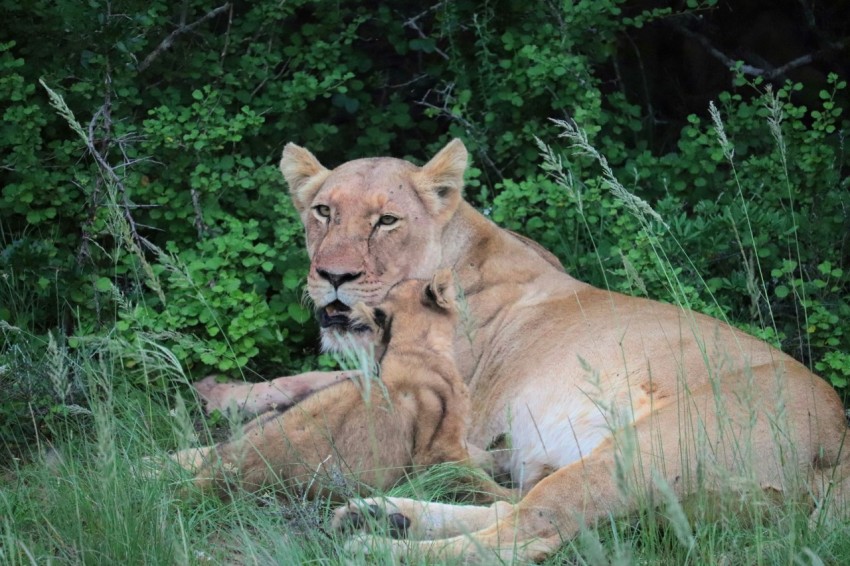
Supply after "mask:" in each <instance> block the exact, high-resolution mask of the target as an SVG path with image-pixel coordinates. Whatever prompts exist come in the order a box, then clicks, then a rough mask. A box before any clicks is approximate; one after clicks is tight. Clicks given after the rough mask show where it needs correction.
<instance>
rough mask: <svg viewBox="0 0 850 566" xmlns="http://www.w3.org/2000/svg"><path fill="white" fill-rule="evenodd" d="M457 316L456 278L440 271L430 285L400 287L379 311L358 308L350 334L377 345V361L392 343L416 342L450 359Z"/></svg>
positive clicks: (418, 283) (413, 283)
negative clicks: (444, 354)
mask: <svg viewBox="0 0 850 566" xmlns="http://www.w3.org/2000/svg"><path fill="white" fill-rule="evenodd" d="M457 316H458V306H457V295H456V288H455V282H454V277H453V276H452V272H451V270H449V269H440V270H438V271H437V272H436V273H435V274H434V277H432V278H431V280H430V281H420V280H410V281H403V282H402V283H399V284H398V285H396V286H395V287H393V289H392V290H391V291H390V292H389V294H388V295H387V298H386V299H385V300H384V301H383V302H382V303H381V304H380V305H378V306H376V307H370V306H368V305H366V304H365V303H357V304H355V305H354V307H353V308H352V310H351V312H350V313H349V317H348V318H349V321H348V330H349V332H350V333H352V334H360V335H362V336H363V337H364V339H365V340H368V341H369V342H371V343H373V344H375V346H376V356H378V357H380V356H383V354H384V353H385V351H386V349H387V347H388V346H389V345H390V343H391V342H395V343H399V342H408V343H410V342H414V343H415V344H417V345H422V346H428V347H429V348H431V349H432V350H434V351H435V352H444V353H446V354H447V355H449V356H451V355H452V351H453V341H454V335H455V326H456V322H457Z"/></svg>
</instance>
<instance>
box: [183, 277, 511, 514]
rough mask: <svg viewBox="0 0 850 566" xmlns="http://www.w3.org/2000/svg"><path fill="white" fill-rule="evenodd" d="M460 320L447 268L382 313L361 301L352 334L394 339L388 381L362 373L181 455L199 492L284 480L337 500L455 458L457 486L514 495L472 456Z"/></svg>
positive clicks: (399, 291) (397, 296)
mask: <svg viewBox="0 0 850 566" xmlns="http://www.w3.org/2000/svg"><path fill="white" fill-rule="evenodd" d="M426 287H427V288H428V289H429V291H428V294H427V295H426V294H425V289H426ZM377 312H380V315H381V317H386V326H381V323H380V322H379V321H378V317H377V315H376V313H377ZM456 321H457V305H456V303H455V288H454V282H453V279H452V275H451V272H450V271H449V270H441V271H438V272H437V273H436V274H435V275H434V278H433V279H432V281H431V282H430V283H428V284H427V285H426V282H423V281H407V282H404V283H401V284H399V285H397V286H396V287H395V288H394V289H393V290H392V292H390V294H389V296H388V297H387V299H386V301H384V302H383V303H382V304H381V305H380V306H379V307H377V308H374V307H368V306H366V305H364V304H363V303H358V304H356V305H355V306H354V309H353V310H352V313H351V316H350V324H351V326H352V328H355V327H356V328H357V329H358V330H357V332H358V333H362V334H369V335H371V338H370V339H371V340H373V341H375V342H376V343H378V344H380V343H387V346H386V350H385V351H383V352H381V353H382V354H383V355H382V358H381V370H380V373H381V375H380V378H379V377H377V376H371V377H367V378H363V377H362V376H360V377H359V378H358V379H352V380H348V381H345V382H342V383H339V384H337V385H335V386H334V387H329V388H326V389H324V390H322V391H320V392H318V393H316V394H315V395H313V396H312V397H310V398H308V399H307V400H305V401H303V402H302V403H300V404H298V405H297V406H296V407H294V408H292V409H291V410H289V411H288V412H285V413H280V412H279V411H276V410H272V411H269V412H268V413H265V414H263V415H260V416H259V417H257V418H256V419H255V420H254V421H252V422H251V423H249V424H248V425H247V426H246V429H245V431H244V435H243V436H242V437H240V438H236V439H234V440H231V441H229V442H225V443H222V444H219V445H218V446H215V447H208V448H200V449H193V450H187V451H182V452H179V453H178V454H176V455H175V456H174V459H175V461H177V462H178V463H179V464H181V465H182V466H184V467H186V468H187V469H191V470H193V471H194V472H195V473H196V477H195V484H196V485H197V486H198V487H200V488H202V489H203V488H210V487H217V488H218V489H219V491H220V492H221V493H222V494H223V495H226V490H227V489H228V488H229V487H231V486H236V485H239V486H240V487H242V488H245V489H249V490H254V489H258V488H261V487H267V486H271V485H275V484H277V485H278V486H284V487H285V488H286V490H287V491H289V492H290V493H293V492H294V493H297V494H303V493H306V494H308V495H311V496H313V495H317V494H320V493H321V494H329V495H331V496H336V497H337V498H339V497H341V496H344V495H346V493H350V492H351V491H360V489H361V488H363V487H369V488H378V489H387V488H389V487H391V486H392V485H393V484H395V483H396V482H398V481H399V480H400V479H402V478H403V477H404V476H405V475H406V474H409V473H412V472H414V471H416V470H419V469H422V468H425V467H428V466H433V465H435V464H439V463H444V462H457V463H459V464H463V465H466V466H468V467H469V469H470V473H469V474H468V477H460V478H458V481H459V482H461V483H462V484H463V485H464V486H465V487H467V488H471V489H472V490H473V491H475V494H474V498H476V499H479V500H492V496H499V497H504V496H505V495H507V494H508V493H509V492H508V490H506V489H504V488H502V487H500V486H499V485H497V484H495V483H494V482H492V481H489V480H488V479H487V476H486V475H485V474H484V473H483V471H481V470H473V468H474V467H475V466H476V465H477V464H484V463H487V458H486V456H483V454H484V453H483V451H481V450H478V449H473V451H474V455H475V456H474V457H472V456H470V451H469V450H468V448H467V445H466V432H467V422H468V420H469V392H468V390H467V387H466V384H465V383H464V382H463V380H461V378H460V375H459V374H458V372H457V369H456V367H455V365H454V352H453V346H452V344H453V340H454V330H455V326H456ZM328 407H332V410H327V408H328ZM482 459H483V461H482Z"/></svg>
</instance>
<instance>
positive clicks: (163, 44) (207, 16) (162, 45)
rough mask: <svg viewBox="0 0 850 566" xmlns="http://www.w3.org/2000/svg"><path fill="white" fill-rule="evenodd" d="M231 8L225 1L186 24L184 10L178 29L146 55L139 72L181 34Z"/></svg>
mask: <svg viewBox="0 0 850 566" xmlns="http://www.w3.org/2000/svg"><path fill="white" fill-rule="evenodd" d="M229 8H230V2H227V3H225V4H222V5H221V6H219V7H218V8H216V9H214V10H210V11H209V12H207V13H206V14H204V15H203V16H201V17H200V18H199V19H197V20H195V21H194V22H192V23H191V24H186V23H185V12H183V14H182V16H181V18H180V20H181V21H180V25H179V26H178V27H177V29H176V30H174V31H172V32H171V33H170V34H169V35H168V37H166V38H165V39H163V40H162V41H161V42H160V44H159V45H157V46H156V48H155V49H154V50H153V51H151V52H150V53H149V54H148V56H147V57H145V59H144V61H142V62H141V63H140V64H139V68H138V70H139V72H140V73H141V72H143V71H144V70H145V69H147V68H148V67H150V66H151V63H153V62H154V60H155V59H156V58H157V57H159V56H160V55H162V54H163V53H164V52H165V51H167V50H168V49H170V48H171V46H172V45H173V44H174V42H175V41H176V40H177V38H178V37H179V36H181V35H183V34H184V33H187V32H190V31H192V30H193V29H195V28H196V27H198V26H199V25H201V24H202V23H204V22H206V21H207V20H210V19H212V18H214V17H216V16H218V15H219V14H221V13H222V12H224V11H225V10H227V9H229Z"/></svg>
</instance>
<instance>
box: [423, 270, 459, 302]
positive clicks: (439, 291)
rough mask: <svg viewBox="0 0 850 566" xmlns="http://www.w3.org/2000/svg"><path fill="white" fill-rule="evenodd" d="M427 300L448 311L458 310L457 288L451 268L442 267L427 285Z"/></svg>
mask: <svg viewBox="0 0 850 566" xmlns="http://www.w3.org/2000/svg"><path fill="white" fill-rule="evenodd" d="M424 293H425V300H427V301H428V302H429V303H430V304H432V305H434V306H437V307H439V308H441V309H443V310H446V311H456V310H457V290H456V289H455V278H454V275H453V274H452V270H451V269H440V270H438V271H437V272H436V273H435V274H434V277H433V278H431V282H430V283H428V284H427V285H425V291H424Z"/></svg>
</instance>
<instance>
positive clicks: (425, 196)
mask: <svg viewBox="0 0 850 566" xmlns="http://www.w3.org/2000/svg"><path fill="white" fill-rule="evenodd" d="M467 157H468V153H467V151H466V146H464V145H463V142H462V141H460V140H459V139H457V138H455V139H453V140H452V141H450V142H449V143H448V144H447V145H446V147H444V148H443V149H441V150H440V151H439V153H437V155H435V156H434V157H433V158H432V159H431V161H429V162H428V163H426V164H425V165H423V166H422V168H421V169H419V171H417V172H416V173H414V179H413V180H414V185H415V186H416V191H417V192H418V193H419V196H420V197H421V198H422V201H423V202H424V203H425V205H426V206H427V207H428V208H429V209H430V211H431V213H432V214H433V215H434V216H439V217H443V219H447V218H448V217H449V216H451V215H452V213H454V211H455V209H456V208H457V205H458V203H459V202H460V193H461V190H462V189H463V172H464V171H466V160H467Z"/></svg>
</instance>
